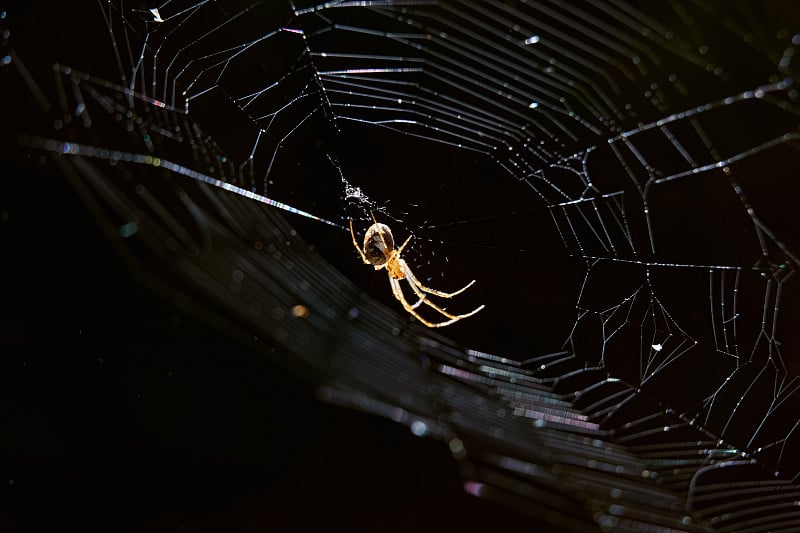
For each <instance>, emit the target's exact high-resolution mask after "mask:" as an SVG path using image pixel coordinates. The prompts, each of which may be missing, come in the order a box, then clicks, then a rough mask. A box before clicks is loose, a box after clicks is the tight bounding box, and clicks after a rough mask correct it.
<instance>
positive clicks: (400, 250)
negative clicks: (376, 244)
mask: <svg viewBox="0 0 800 533" xmlns="http://www.w3.org/2000/svg"><path fill="white" fill-rule="evenodd" d="M412 236H413V235H409V236H408V239H406V242H404V243H403V246H401V247H400V248H398V249H397V254H398V255H399V254H400V252H402V251H403V248H405V247H406V244H408V241H410V240H411V237H412Z"/></svg>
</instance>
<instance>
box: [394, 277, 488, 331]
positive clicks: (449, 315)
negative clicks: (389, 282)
mask: <svg viewBox="0 0 800 533" xmlns="http://www.w3.org/2000/svg"><path fill="white" fill-rule="evenodd" d="M398 284H399V282H398ZM408 284H409V285H410V286H411V289H412V290H413V291H414V292H415V293H416V295H417V296H419V299H420V301H421V302H422V303H424V304H425V305H427V306H428V307H430V308H431V309H434V310H436V311H438V312H439V313H441V314H443V315H444V316H446V317H447V318H449V319H451V320H452V321H456V320H461V319H462V318H467V317H468V316H472V315H474V314H475V313H477V312H478V311H480V310H481V309H483V308H484V306H483V305H481V306H480V307H478V308H477V309H473V310H472V311H470V312H469V313H465V314H463V315H454V314H452V313H448V312H447V311H445V310H444V309H442V308H441V307H439V306H438V305H436V304H435V303H433V302H432V301H430V300H428V299H427V298H426V297H425V295H424V294H422V291H421V290H420V288H419V287H418V286H417V284H416V283H414V281H412V280H411V279H410V278H409V279H408Z"/></svg>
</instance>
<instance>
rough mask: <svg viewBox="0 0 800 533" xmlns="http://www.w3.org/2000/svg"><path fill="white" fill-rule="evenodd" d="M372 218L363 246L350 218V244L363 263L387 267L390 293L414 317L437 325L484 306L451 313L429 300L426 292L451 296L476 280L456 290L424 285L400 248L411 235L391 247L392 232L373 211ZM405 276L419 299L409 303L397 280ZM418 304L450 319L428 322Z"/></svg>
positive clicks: (430, 325) (444, 296)
mask: <svg viewBox="0 0 800 533" xmlns="http://www.w3.org/2000/svg"><path fill="white" fill-rule="evenodd" d="M372 220H373V222H374V224H373V225H372V226H370V227H369V229H368V230H367V233H366V235H364V247H363V249H362V248H360V247H359V246H358V242H357V241H356V234H355V232H354V231H353V221H352V220H351V221H350V235H351V236H352V237H353V246H355V248H356V250H358V253H359V254H360V255H361V259H362V260H363V261H364V264H365V265H372V266H373V267H375V270H380V269H382V268H385V269H386V273H387V274H388V275H389V285H391V287H392V294H394V297H395V298H396V299H397V301H399V302H400V303H401V304H402V306H403V308H404V309H405V310H406V311H408V312H409V313H411V314H412V315H414V316H415V317H416V318H417V320H419V321H420V322H422V323H423V324H425V325H426V326H428V327H430V328H439V327H442V326H447V325H449V324H452V323H453V322H457V321H459V320H461V319H462V318H467V317H469V316H472V315H474V314H475V313H477V312H478V311H480V310H481V309H483V307H484V306H482V305H481V306H480V307H478V308H477V309H473V310H472V311H470V312H469V313H466V314H463V315H454V314H451V313H448V312H447V311H445V310H444V309H442V308H441V307H439V306H438V305H436V304H435V303H433V302H431V301H430V300H429V299H428V297H427V296H426V294H425V293H427V294H433V295H435V296H439V297H441V298H452V297H453V296H455V295H457V294H460V293H461V292H463V291H465V290H466V289H467V288H469V287H470V286H472V284H473V283H475V280H472V281H470V282H469V283H468V284H467V285H466V286H465V287H463V288H461V289H459V290H457V291H455V292H442V291H437V290H435V289H431V288H430V287H426V286H425V285H423V284H422V283H420V281H419V280H418V279H417V278H416V276H414V273H413V272H412V271H411V267H409V266H408V263H406V262H405V260H404V259H403V257H402V256H401V253H402V251H403V248H405V247H406V245H407V244H408V241H410V240H411V237H409V238H408V239H406V241H405V242H404V243H403V245H402V246H401V247H400V248H397V249H395V247H394V236H393V235H392V230H390V229H389V226H387V225H386V224H381V223H380V222H378V221H377V220H375V216H374V215H373V217H372ZM403 279H405V280H406V281H407V282H408V284H409V286H410V287H411V289H412V290H413V291H414V294H416V296H417V298H418V300H417V301H416V302H415V303H413V304H410V303H408V300H406V297H405V295H404V294H403V290H402V288H401V287H400V280H403ZM421 304H425V305H427V306H428V307H430V308H431V309H434V310H436V311H437V312H438V313H440V314H441V315H443V316H445V317H447V318H448V319H449V320H446V321H444V322H430V321H428V320H426V319H424V318H422V317H421V316H420V315H419V313H417V311H416V309H417V307H419V306H420V305H421Z"/></svg>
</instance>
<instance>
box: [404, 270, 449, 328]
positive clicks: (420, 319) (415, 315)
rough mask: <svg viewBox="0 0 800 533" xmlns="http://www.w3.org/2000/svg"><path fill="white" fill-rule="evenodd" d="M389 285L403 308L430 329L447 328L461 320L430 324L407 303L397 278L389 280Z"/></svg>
mask: <svg viewBox="0 0 800 533" xmlns="http://www.w3.org/2000/svg"><path fill="white" fill-rule="evenodd" d="M389 284H390V285H391V286H392V293H394V297H395V298H397V301H398V302H400V304H401V305H402V306H403V309H405V310H406V311H408V312H409V313H411V314H412V315H414V317H415V318H416V319H417V320H419V321H420V322H422V323H423V324H425V325H426V326H428V327H429V328H440V327H442V326H447V325H450V324H452V323H453V322H457V321H458V320H461V318H456V319H453V320H448V321H446V322H430V321H429V320H426V319H424V318H422V317H421V316H420V315H419V313H417V311H416V310H415V309H416V308H415V307H412V306H411V304H409V303H408V301H406V297H405V295H404V294H403V290H402V289H401V288H400V282H399V281H398V280H396V279H395V278H389ZM420 301H426V300H420ZM417 304H419V302H417Z"/></svg>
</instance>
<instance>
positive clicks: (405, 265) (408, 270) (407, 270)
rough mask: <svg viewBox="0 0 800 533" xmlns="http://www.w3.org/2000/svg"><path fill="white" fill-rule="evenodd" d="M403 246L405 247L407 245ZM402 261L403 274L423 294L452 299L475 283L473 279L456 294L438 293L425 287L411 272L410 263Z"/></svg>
mask: <svg viewBox="0 0 800 533" xmlns="http://www.w3.org/2000/svg"><path fill="white" fill-rule="evenodd" d="M403 246H405V244H404V245H403ZM400 261H401V263H400V266H401V267H402V269H403V272H405V274H406V277H407V278H408V281H409V282H411V283H413V284H414V285H416V286H417V287H419V288H420V289H421V290H422V291H423V292H427V293H428V294H435V295H436V296H440V297H442V298H452V297H453V296H456V295H457V294H461V293H462V292H464V291H465V290H467V289H469V288H470V287H472V285H473V284H474V283H475V280H474V279H473V280H472V281H470V282H469V283H467V284H466V286H464V287H462V288H460V289H458V290H457V291H456V292H443V291H437V290H436V289H431V288H430V287H426V286H425V285H423V284H422V283H421V282H420V281H419V280H418V279H417V277H416V276H415V275H414V273H413V272H412V271H411V267H409V266H408V263H406V262H405V261H404V260H403V259H400Z"/></svg>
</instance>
